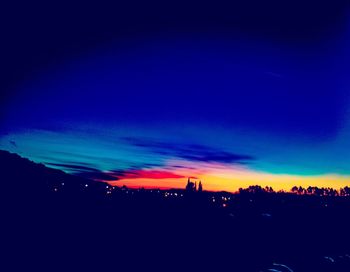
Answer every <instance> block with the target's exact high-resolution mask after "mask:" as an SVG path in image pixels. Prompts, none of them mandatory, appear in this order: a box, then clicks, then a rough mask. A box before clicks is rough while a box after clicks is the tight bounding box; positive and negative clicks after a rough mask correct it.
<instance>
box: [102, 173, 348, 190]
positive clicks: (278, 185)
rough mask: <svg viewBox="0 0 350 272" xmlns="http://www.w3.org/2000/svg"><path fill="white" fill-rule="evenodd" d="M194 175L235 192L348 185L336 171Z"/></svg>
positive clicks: (207, 186) (160, 183)
mask: <svg viewBox="0 0 350 272" xmlns="http://www.w3.org/2000/svg"><path fill="white" fill-rule="evenodd" d="M182 174H183V173H182ZM183 176H186V175H183ZM188 176H193V175H188ZM196 176H197V179H196V180H201V181H202V183H203V188H204V190H208V191H228V192H236V191H238V189H239V188H246V187H248V186H250V185H260V186H262V187H265V186H271V187H272V188H273V189H274V190H276V191H278V190H284V191H289V190H290V189H291V188H292V187H293V186H302V187H304V188H305V187H309V186H317V187H330V188H333V189H339V188H341V187H345V186H349V185H350V176H342V175H337V174H327V175H319V176H297V175H287V174H270V173H260V172H254V171H233V172H232V173H230V172H227V173H206V174H202V175H196ZM108 182H109V183H110V184H111V185H116V186H122V185H126V186H127V187H132V188H138V187H144V188H160V189H169V188H185V185H186V182H187V177H183V178H164V179H152V178H137V179H133V178H125V179H119V180H116V181H108Z"/></svg>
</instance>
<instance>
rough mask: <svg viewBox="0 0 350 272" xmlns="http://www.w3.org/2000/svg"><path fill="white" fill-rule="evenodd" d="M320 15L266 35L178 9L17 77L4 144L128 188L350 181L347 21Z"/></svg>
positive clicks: (4, 108)
mask: <svg viewBox="0 0 350 272" xmlns="http://www.w3.org/2000/svg"><path fill="white" fill-rule="evenodd" d="M209 11H210V9H208V12H209ZM267 11H268V9H266V12H267ZM323 11H325V12H326V11H327V9H326V8H324V10H323ZM300 12H301V11H300ZM330 12H331V11H330ZM310 14H311V13H310ZM193 16H194V15H193ZM198 16H199V15H198ZM269 16H270V17H271V16H272V15H271V14H270V15H269ZM276 16H277V15H276ZM290 16H292V15H290ZM310 16H311V15H310ZM312 16H315V17H312ZM312 16H311V18H309V19H306V18H304V17H300V18H301V19H300V20H304V21H302V22H299V24H300V25H293V27H294V28H295V29H297V30H298V29H299V30H300V31H299V32H296V33H294V32H293V31H292V30H290V29H294V28H293V27H290V25H289V22H290V19H288V20H287V19H286V21H283V16H280V15H279V16H278V20H280V21H279V24H280V25H279V26H278V27H281V28H284V29H285V32H284V34H283V35H282V36H281V34H279V32H278V31H277V28H278V27H277V24H276V25H275V24H273V22H272V21H271V22H269V24H267V23H266V24H267V25H263V26H261V27H262V28H266V29H271V33H270V34H271V35H270V36H268V35H267V36H268V37H267V36H264V35H262V34H261V33H262V32H261V31H262V30H261V29H260V28H259V26H260V24H261V23H260V21H258V19H256V21H254V20H255V19H251V20H252V21H249V23H251V24H252V26H254V27H251V28H252V29H250V28H249V29H248V25H249V24H248V23H247V22H245V21H244V20H243V19H242V18H241V19H240V20H241V21H240V24H238V26H241V25H244V23H245V24H247V25H246V28H243V27H241V28H239V27H238V28H237V27H235V28H232V29H231V28H229V27H224V26H223V24H224V22H221V21H220V24H219V22H217V24H216V25H215V27H212V28H209V27H206V28H205V27H204V26H203V29H202V28H201V27H200V26H197V25H196V22H197V21H196V20H195V19H193V22H192V20H190V21H189V22H187V23H188V24H190V25H191V24H192V28H190V27H189V28H188V30H186V31H184V30H183V29H184V28H183V26H182V25H181V24H180V22H177V21H176V22H174V27H173V28H172V30H171V31H170V30H169V31H165V30H164V29H158V30H157V31H149V32H147V31H143V32H142V31H140V32H136V31H135V33H134V32H132V34H129V35H124V34H123V35H121V34H118V35H119V36H118V39H116V40H113V41H109V42H106V41H104V42H103V43H101V44H98V45H96V46H94V47H86V48H85V49H84V50H81V52H79V54H78V53H77V54H75V55H74V56H72V55H69V56H68V55H67V56H66V57H64V58H62V59H60V61H57V62H52V63H50V65H47V66H45V67H44V68H42V69H38V71H36V73H34V74H32V75H31V76H30V77H28V78H25V79H23V80H18V81H17V83H16V84H14V85H13V86H12V87H11V94H10V95H8V96H7V97H6V100H3V101H2V105H1V127H0V128H1V130H0V149H4V150H8V151H11V152H15V153H18V154H20V155H21V156H23V157H27V158H29V159H31V160H33V161H35V162H40V163H44V164H45V165H47V166H48V167H53V168H58V169H62V170H64V171H66V172H68V173H72V174H75V175H79V176H83V177H88V178H92V179H96V180H103V181H108V182H110V183H111V184H114V185H120V186H121V185H124V184H125V185H127V186H133V187H156V188H183V187H184V186H185V184H186V180H187V178H188V177H192V178H193V179H196V180H202V182H203V184H204V189H206V190H225V191H236V190H237V189H238V188H239V187H247V186H249V185H255V184H258V185H262V186H272V187H273V188H274V189H277V190H279V189H284V190H289V189H290V188H291V187H292V186H294V185H298V186H299V185H301V186H304V187H307V186H322V187H334V188H339V187H344V186H346V185H350V152H349V150H350V111H349V108H350V100H349V98H350V95H349V94H350V92H349V88H350V81H349V74H350V23H349V22H350V19H349V18H346V20H339V22H337V23H334V24H329V25H320V24H319V25H318V26H317V27H319V29H318V28H317V31H316V30H315V29H316V26H314V25H313V23H312V22H313V21H316V22H317V20H318V19H319V18H318V17H317V18H316V16H318V15H317V14H316V13H315V14H314V15H312ZM334 16H335V15H334ZM270 17H269V18H270ZM292 17H293V16H292ZM176 18H177V17H176ZM179 18H180V17H179ZM220 18H221V17H220ZM228 18H230V17H228ZM271 18H272V19H271V20H273V19H274V18H275V17H273V16H272V17H271ZM276 18H277V17H276ZM276 18H275V19H276ZM293 18H294V17H293ZM298 18H299V17H298ZM320 18H323V17H322V16H321V17H320ZM197 19H198V20H200V18H197ZM125 20H126V19H125ZM174 20H175V19H174ZM281 20H282V21H281ZM322 20H323V19H322ZM126 23H127V22H126V21H125V24H126ZM138 23H139V24H140V25H142V24H144V21H142V20H141V19H140V20H139V21H137V20H136V21H135V23H134V24H135V26H134V27H137V26H138V25H137V24H138ZM153 23H154V22H153V21H152V24H151V23H149V24H150V26H149V27H150V29H152V27H153V28H156V27H155V26H154V25H157V24H156V23H154V25H153ZM176 23H178V25H176ZM270 24H271V25H270ZM308 24H309V25H308ZM249 26H250V25H249ZM66 27H67V29H68V25H67V26H66ZM275 28H276V29H275ZM186 29H187V28H186ZM288 29H289V30H288ZM302 29H305V33H302V31H301V30H302ZM274 30H276V33H274V32H273V31H274ZM67 31H68V30H67ZM288 31H289V32H288ZM307 31H309V32H310V31H311V32H312V31H315V33H316V32H317V38H316V34H315V33H313V34H314V36H312V35H311V34H312V33H311V32H310V33H309V32H307ZM320 33H321V34H320ZM276 37H278V38H279V39H277V38H276ZM311 37H313V38H312V39H311ZM37 39H41V38H37ZM42 41H43V40H40V43H41V42H42ZM62 43H63V42H62ZM59 46H60V44H59V43H58V44H57V47H59ZM18 66H20V65H18Z"/></svg>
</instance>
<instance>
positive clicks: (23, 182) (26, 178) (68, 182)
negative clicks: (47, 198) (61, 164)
mask: <svg viewBox="0 0 350 272" xmlns="http://www.w3.org/2000/svg"><path fill="white" fill-rule="evenodd" d="M0 178H1V184H0V186H1V191H2V192H3V196H4V197H7V198H9V197H11V198H13V197H15V198H18V197H22V198H23V197H26V196H27V197H28V196H30V197H31V198H33V196H34V195H35V196H36V197H43V196H44V195H45V193H47V192H48V191H49V190H52V189H55V188H56V187H58V186H59V187H60V188H62V187H63V186H64V187H65V189H66V190H67V191H70V192H76V193H77V192H79V191H80V188H81V187H83V186H86V185H88V186H89V187H90V188H91V187H93V188H94V189H95V190H99V189H101V188H103V187H104V186H105V184H104V183H103V182H97V181H93V180H89V179H86V178H82V177H77V176H74V175H70V174H67V173H65V172H63V171H61V170H58V169H53V168H49V167H46V166H45V165H44V164H41V163H35V162H33V161H30V160H29V159H27V158H23V157H21V156H19V155H18V154H15V153H10V152H8V151H5V150H0Z"/></svg>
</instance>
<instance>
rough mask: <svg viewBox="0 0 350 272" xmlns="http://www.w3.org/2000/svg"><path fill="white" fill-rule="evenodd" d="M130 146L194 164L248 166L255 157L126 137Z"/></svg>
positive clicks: (202, 147)
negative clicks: (211, 163)
mask: <svg viewBox="0 0 350 272" xmlns="http://www.w3.org/2000/svg"><path fill="white" fill-rule="evenodd" d="M122 140H124V141H126V142H127V143H128V144H130V145H133V146H136V147H139V148H142V149H146V150H148V151H149V152H151V153H153V154H155V155H162V156H167V157H169V158H179V159H183V160H188V161H193V162H217V163H226V164H247V163H248V162H249V161H252V160H254V157H252V156H249V155H243V154H236V153H232V152H227V151H223V150H219V149H216V148H213V147H209V146H205V145H199V144H178V143H171V142H165V141H156V140H152V139H140V138H132V137H124V138H122Z"/></svg>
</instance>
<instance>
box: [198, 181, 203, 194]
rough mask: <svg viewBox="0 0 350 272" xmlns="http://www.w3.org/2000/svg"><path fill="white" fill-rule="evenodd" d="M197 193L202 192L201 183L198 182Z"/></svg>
mask: <svg viewBox="0 0 350 272" xmlns="http://www.w3.org/2000/svg"><path fill="white" fill-rule="evenodd" d="M198 192H203V185H202V181H199V184H198Z"/></svg>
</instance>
